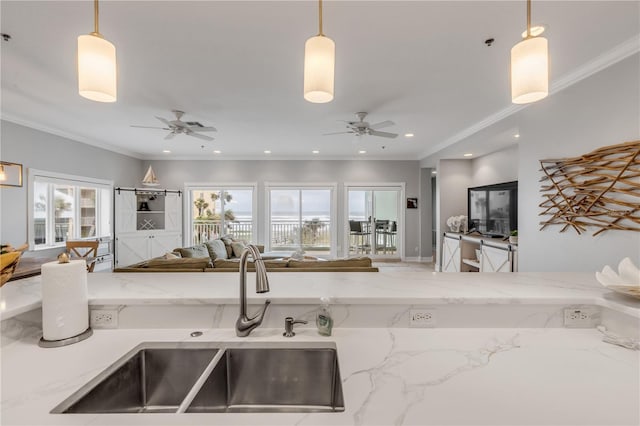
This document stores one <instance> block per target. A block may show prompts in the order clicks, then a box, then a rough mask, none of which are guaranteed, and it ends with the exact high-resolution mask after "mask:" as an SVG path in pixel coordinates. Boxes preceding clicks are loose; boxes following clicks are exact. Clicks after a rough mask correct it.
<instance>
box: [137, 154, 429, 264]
mask: <svg viewBox="0 0 640 426" xmlns="http://www.w3.org/2000/svg"><path fill="white" fill-rule="evenodd" d="M147 164H151V165H152V166H153V170H154V171H155V172H156V175H157V176H158V179H159V180H160V184H161V185H162V186H163V187H166V188H172V189H183V186H184V182H208V183H249V182H256V183H258V213H259V217H258V236H259V237H258V238H259V241H258V242H261V243H262V242H264V238H265V237H264V236H265V232H264V229H262V228H263V227H264V223H265V218H264V210H265V209H264V206H265V189H264V182H270V183H278V182H286V183H294V184H295V183H337V184H338V194H337V202H338V208H337V221H338V223H343V224H346V223H347V221H346V220H345V217H344V205H343V203H344V194H343V190H344V186H343V183H344V182H349V183H362V184H369V183H372V182H375V183H382V182H405V183H406V186H405V198H406V197H418V196H419V179H420V167H419V162H418V161H363V160H360V161H328V160H327V161H323V160H313V161H311V160H309V161H285V160H270V161H258V160H251V161H248V160H247V161H240V160H227V161H225V160H215V161H153V162H150V163H145V165H144V167H145V168H146V167H147ZM418 204H419V206H420V205H421V203H420V202H419V203H418ZM401 205H402V207H403V208H404V207H405V205H406V203H405V201H404V200H401ZM422 205H424V204H422ZM404 227H405V228H404V229H405V235H404V255H405V257H408V258H416V257H418V256H419V247H420V233H421V230H420V214H419V209H411V210H406V213H405V216H404ZM343 236H344V229H342V228H340V229H339V231H338V243H339V245H340V246H341V245H342V243H343ZM338 255H339V256H344V255H345V250H343V249H342V247H340V249H339V250H338Z"/></svg>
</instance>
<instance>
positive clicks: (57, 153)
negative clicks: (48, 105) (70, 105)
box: [0, 121, 142, 246]
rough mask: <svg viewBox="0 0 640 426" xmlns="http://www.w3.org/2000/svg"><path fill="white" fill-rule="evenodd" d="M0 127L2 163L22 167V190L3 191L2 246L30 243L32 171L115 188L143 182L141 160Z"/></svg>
mask: <svg viewBox="0 0 640 426" xmlns="http://www.w3.org/2000/svg"><path fill="white" fill-rule="evenodd" d="M0 124H1V126H2V127H1V129H0V154H1V157H2V161H10V162H13V163H20V164H22V166H23V185H22V187H19V188H17V187H2V188H1V189H0V224H1V226H0V240H1V241H2V243H3V244H4V243H11V244H12V245H14V246H19V245H22V244H23V243H25V242H27V194H28V182H27V170H28V169H29V168H34V169H38V170H46V171H50V172H58V173H66V174H70V175H77V176H84V177H91V178H97V179H108V180H113V181H114V183H115V185H116V186H117V185H121V186H131V185H135V182H139V181H140V180H141V176H142V175H141V162H140V160H138V159H135V158H131V157H127V156H126V155H121V154H116V153H114V152H111V151H107V150H104V149H100V148H97V147H94V146H90V145H87V144H83V143H80V142H75V141H72V140H70V139H66V138H62V137H59V136H55V135H52V134H50V133H45V132H41V131H38V130H34V129H31V128H28V127H24V126H20V125H17V124H14V123H11V122H8V121H2V122H0ZM29 193H30V191H29Z"/></svg>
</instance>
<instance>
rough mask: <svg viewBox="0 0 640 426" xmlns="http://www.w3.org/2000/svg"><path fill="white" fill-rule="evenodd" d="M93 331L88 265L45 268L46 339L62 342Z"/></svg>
mask: <svg viewBox="0 0 640 426" xmlns="http://www.w3.org/2000/svg"><path fill="white" fill-rule="evenodd" d="M87 328H89V302H88V297H87V263H86V262H85V261H84V260H72V261H71V262H69V263H58V262H49V263H45V264H44V265H42V337H43V338H44V339H45V340H62V339H66V338H68V337H73V336H77V335H78V334H80V333H82V332H83V331H85V330H86V329H87Z"/></svg>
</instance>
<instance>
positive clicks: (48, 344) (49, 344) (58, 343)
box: [38, 327, 93, 348]
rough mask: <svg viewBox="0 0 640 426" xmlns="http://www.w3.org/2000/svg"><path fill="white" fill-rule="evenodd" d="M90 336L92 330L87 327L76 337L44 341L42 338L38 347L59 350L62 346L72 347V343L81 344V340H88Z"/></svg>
mask: <svg viewBox="0 0 640 426" xmlns="http://www.w3.org/2000/svg"><path fill="white" fill-rule="evenodd" d="M92 334H93V330H92V329H91V327H89V328H87V329H86V330H85V331H83V332H82V333H80V334H78V335H76V336H71V337H67V338H66V339H60V340H45V338H44V337H41V338H40V341H39V342H38V346H40V347H41V348H59V347H62V346H67V345H73V344H74V343H78V342H82V341H83V340H85V339H88V338H89V337H90V336H91V335H92Z"/></svg>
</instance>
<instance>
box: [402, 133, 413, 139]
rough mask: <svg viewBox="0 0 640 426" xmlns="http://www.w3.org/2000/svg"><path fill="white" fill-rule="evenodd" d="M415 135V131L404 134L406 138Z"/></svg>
mask: <svg viewBox="0 0 640 426" xmlns="http://www.w3.org/2000/svg"><path fill="white" fill-rule="evenodd" d="M413 136H414V134H413V133H405V134H404V137H405V138H412V137H413Z"/></svg>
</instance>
